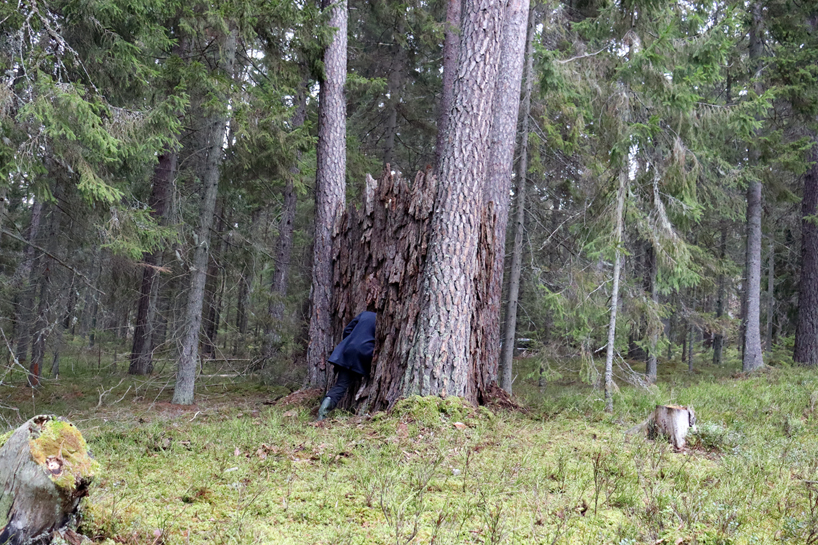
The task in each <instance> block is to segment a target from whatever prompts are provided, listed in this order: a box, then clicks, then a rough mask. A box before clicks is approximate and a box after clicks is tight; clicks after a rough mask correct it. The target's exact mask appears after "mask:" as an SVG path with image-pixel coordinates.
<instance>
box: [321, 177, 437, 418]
mask: <svg viewBox="0 0 818 545" xmlns="http://www.w3.org/2000/svg"><path fill="white" fill-rule="evenodd" d="M366 189H367V190H366V202H365V205H364V207H363V209H361V210H356V209H355V208H354V207H352V206H350V208H349V210H348V212H347V213H346V214H345V216H344V218H343V221H342V222H341V227H340V232H339V235H338V237H336V239H335V245H334V256H335V258H334V261H335V263H336V267H335V269H334V285H335V292H336V293H337V294H338V296H337V297H336V299H335V305H334V315H335V321H334V325H333V330H334V332H335V335H336V338H339V339H340V335H341V331H342V329H343V327H344V324H346V323H348V322H349V321H350V320H351V319H352V318H353V317H354V316H356V315H357V314H358V313H359V312H361V311H363V310H365V309H367V308H372V309H374V310H375V312H376V313H377V315H378V320H377V325H376V332H375V338H376V346H375V359H374V360H373V362H372V376H371V378H370V379H369V381H368V383H367V384H366V385H365V387H364V388H362V389H361V390H359V391H351V392H350V394H349V396H348V399H347V400H344V401H343V402H342V405H343V404H345V403H346V404H347V405H348V404H350V403H351V402H352V401H353V400H354V401H356V402H358V403H359V405H358V411H359V412H366V411H373V410H382V409H385V408H387V407H390V406H391V405H392V404H393V403H394V402H395V401H397V400H398V399H399V398H400V397H401V396H402V395H403V390H402V387H401V384H402V379H403V376H404V373H405V371H406V354H407V353H408V352H409V350H410V348H411V345H412V339H413V337H414V331H415V324H416V322H417V316H418V314H419V313H420V290H421V281H422V278H423V269H424V262H425V258H426V252H427V250H428V246H429V223H430V221H431V216H432V210H433V207H434V199H435V194H436V193H437V181H436V178H435V177H434V176H432V175H431V174H430V173H425V174H424V173H419V174H418V175H417V176H416V177H415V180H414V183H412V184H411V186H410V184H408V183H407V182H406V181H405V180H404V179H403V178H402V177H401V176H400V175H394V176H393V175H392V174H391V173H390V172H388V171H386V172H384V174H383V176H382V177H381V179H380V181H379V182H377V183H376V182H375V180H374V179H372V177H370V176H368V177H367V184H366Z"/></svg>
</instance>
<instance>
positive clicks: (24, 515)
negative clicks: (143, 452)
mask: <svg viewBox="0 0 818 545" xmlns="http://www.w3.org/2000/svg"><path fill="white" fill-rule="evenodd" d="M97 466H98V464H97V462H96V461H94V460H93V459H92V458H91V456H90V454H89V453H88V447H87V445H86V444H85V439H83V437H82V434H81V433H80V432H79V430H78V429H77V428H76V427H74V425H73V424H71V423H70V422H68V421H67V420H64V419H58V418H57V417H55V416H51V415H40V416H35V417H34V418H32V419H31V420H29V421H28V422H26V423H25V424H23V425H22V426H20V427H19V428H17V429H16V430H15V431H13V432H11V434H10V435H9V436H8V437H7V439H6V440H5V443H4V444H3V446H2V447H0V481H2V486H3V493H2V496H0V544H11V545H17V544H23V543H31V542H39V543H49V542H51V534H52V532H53V531H55V530H59V529H61V528H62V527H64V526H65V525H66V524H67V523H68V522H69V518H70V516H71V515H72V514H74V513H75V512H76V510H77V507H78V505H79V502H80V499H81V498H82V497H83V496H86V495H87V494H88V485H89V484H90V483H91V479H92V477H93V475H94V471H95V470H96V468H97Z"/></svg>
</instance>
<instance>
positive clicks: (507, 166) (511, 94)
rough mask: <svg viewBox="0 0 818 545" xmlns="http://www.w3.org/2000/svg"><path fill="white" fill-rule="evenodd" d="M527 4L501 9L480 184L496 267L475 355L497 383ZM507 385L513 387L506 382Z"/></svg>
mask: <svg viewBox="0 0 818 545" xmlns="http://www.w3.org/2000/svg"><path fill="white" fill-rule="evenodd" d="M528 6H529V2H528V0H509V1H508V3H507V4H506V7H505V15H504V17H503V34H502V39H501V45H500V65H501V66H502V67H503V69H502V70H498V71H497V83H496V88H495V91H494V93H495V94H494V106H493V110H494V120H493V121H492V124H491V145H490V147H489V164H488V173H487V175H486V183H485V185H484V186H483V203H484V204H483V205H484V207H485V206H486V205H487V204H488V203H494V214H495V218H496V219H495V221H494V265H493V270H492V273H491V276H490V277H489V279H488V288H487V289H488V292H487V293H486V294H485V299H484V300H485V308H486V310H485V312H484V313H483V315H482V317H481V324H480V325H481V330H482V331H481V335H482V343H481V344H482V349H481V350H478V351H477V357H478V362H477V365H478V368H479V369H481V373H483V374H484V375H485V376H486V377H488V379H489V380H496V378H497V368H498V364H499V361H500V310H501V308H502V306H503V301H502V299H503V266H504V263H505V247H506V227H507V226H508V208H509V201H510V198H511V178H512V172H513V169H514V143H515V142H516V140H517V139H516V134H517V119H518V117H519V115H520V85H521V83H522V78H523V64H524V60H525V51H526V42H527V40H526V35H527V33H526V27H527V26H528V21H529V11H530V10H529V8H528ZM480 298H481V299H483V297H480ZM509 372H510V371H509ZM503 382H504V383H505V382H506V381H505V380H504V381H503ZM508 386H511V383H510V380H509V381H508Z"/></svg>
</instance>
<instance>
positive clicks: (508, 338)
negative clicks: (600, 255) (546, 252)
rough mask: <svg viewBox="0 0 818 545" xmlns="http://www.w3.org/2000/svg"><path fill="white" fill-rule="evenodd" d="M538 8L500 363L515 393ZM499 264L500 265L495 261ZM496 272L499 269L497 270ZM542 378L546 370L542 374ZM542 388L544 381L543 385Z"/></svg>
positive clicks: (530, 38) (529, 55)
mask: <svg viewBox="0 0 818 545" xmlns="http://www.w3.org/2000/svg"><path fill="white" fill-rule="evenodd" d="M534 26H535V25H534V10H530V11H529V14H528V35H527V38H526V52H525V56H526V65H525V93H524V95H523V103H522V107H521V109H520V159H519V162H518V163H517V185H516V189H515V192H514V194H515V197H516V201H517V203H516V206H517V210H516V216H515V223H514V247H513V248H512V250H511V270H510V271H509V275H510V278H509V281H508V303H507V305H506V323H505V332H504V335H503V353H502V360H501V364H500V369H501V370H502V375H501V380H500V386H501V387H502V388H503V390H505V391H506V392H508V393H509V394H510V393H511V390H512V383H513V381H514V377H513V374H512V362H513V361H514V348H515V345H516V342H515V339H516V337H517V304H518V303H519V300H520V276H521V273H522V269H523V267H522V264H523V231H524V230H525V197H526V182H527V179H526V177H527V175H528V116H529V114H530V112H531V92H532V90H533V87H534V55H533V53H534V30H535V28H534ZM495 267H496V264H495ZM495 274H496V269H495ZM540 377H541V379H542V373H540ZM540 387H542V384H541V385H540Z"/></svg>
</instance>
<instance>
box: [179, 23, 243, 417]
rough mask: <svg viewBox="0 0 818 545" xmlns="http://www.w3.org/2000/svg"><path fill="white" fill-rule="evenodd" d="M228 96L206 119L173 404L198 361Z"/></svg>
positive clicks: (185, 395) (230, 57)
mask: <svg viewBox="0 0 818 545" xmlns="http://www.w3.org/2000/svg"><path fill="white" fill-rule="evenodd" d="M236 39H237V32H236V31H235V30H232V31H231V32H230V33H229V34H228V35H227V36H226V37H225V38H224V47H223V49H222V52H221V59H220V62H219V65H220V69H221V71H222V72H223V73H224V74H225V75H226V76H227V77H231V76H232V74H233V63H234V61H235V58H236ZM227 95H228V93H227V92H226V91H225V92H223V93H222V96H220V97H219V98H220V101H219V102H220V107H221V108H222V110H221V111H219V112H217V113H215V114H214V115H213V116H212V117H210V118H209V120H208V123H207V126H208V127H207V128H208V133H209V134H208V142H207V159H206V161H205V167H204V173H203V176H202V201H201V206H200V209H199V228H198V230H197V233H196V237H195V238H194V242H195V244H196V246H195V249H194V253H193V265H192V267H191V271H190V289H189V292H188V299H187V309H186V312H185V324H184V333H183V335H182V351H181V354H180V356H179V365H178V369H177V372H176V386H175V388H174V391H173V403H175V404H178V405H191V404H192V403H193V393H194V386H195V382H196V369H197V363H198V359H199V334H200V330H201V325H202V306H203V304H204V291H205V281H206V275H207V262H208V259H207V258H208V253H209V249H210V229H211V227H212V226H213V219H214V217H213V216H214V212H215V210H216V197H217V195H218V190H219V166H220V165H221V162H222V145H223V143H224V135H225V129H226V124H227V116H228V113H227V102H228V96H227Z"/></svg>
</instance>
